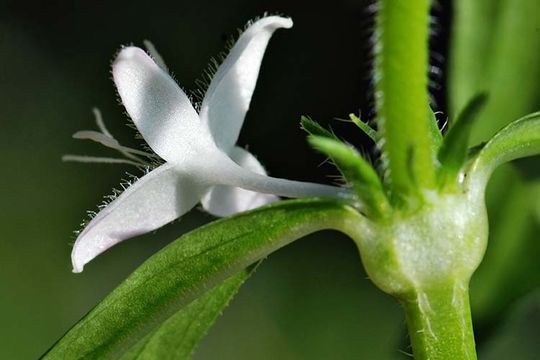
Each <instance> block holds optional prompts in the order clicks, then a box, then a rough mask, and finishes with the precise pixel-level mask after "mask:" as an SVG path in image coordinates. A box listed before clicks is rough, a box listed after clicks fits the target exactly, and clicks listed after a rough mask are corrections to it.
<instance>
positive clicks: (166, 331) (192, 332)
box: [121, 267, 255, 360]
mask: <svg viewBox="0 0 540 360" xmlns="http://www.w3.org/2000/svg"><path fill="white" fill-rule="evenodd" d="M254 269H255V267H251V268H250V269H246V270H244V271H242V272H240V273H239V274H237V275H234V276H232V277H231V278H229V279H227V280H225V281H224V282H223V284H220V285H218V286H216V287H215V288H213V289H211V290H208V291H207V292H206V293H205V294H204V295H202V296H201V297H199V298H198V299H196V300H194V301H193V302H192V303H191V304H189V305H188V306H186V307H184V308H182V309H180V310H179V311H178V312H177V313H176V314H174V315H173V316H171V317H170V318H169V319H167V320H166V321H164V322H163V324H161V326H159V327H158V328H157V329H156V330H154V331H153V332H151V333H150V334H148V335H146V336H145V337H144V338H143V339H142V340H140V341H139V342H138V343H137V344H136V345H135V346H133V347H132V348H131V349H130V350H129V351H128V352H127V353H125V354H124V356H122V357H121V360H152V359H160V360H168V359H170V360H175V359H188V358H190V356H191V354H192V353H193V351H194V350H195V349H196V347H197V346H198V344H199V342H200V341H201V340H202V338H203V337H204V336H205V335H206V333H207V332H208V329H209V328H210V326H212V324H213V323H214V321H215V320H216V319H217V317H218V316H219V315H220V314H221V312H222V311H223V309H224V308H225V307H226V306H227V305H228V304H229V301H230V300H231V299H232V298H233V297H234V295H235V294H236V293H237V292H238V290H239V289H240V286H242V284H243V283H244V282H245V281H246V280H247V278H248V277H249V276H250V275H251V274H252V272H253V271H254Z"/></svg>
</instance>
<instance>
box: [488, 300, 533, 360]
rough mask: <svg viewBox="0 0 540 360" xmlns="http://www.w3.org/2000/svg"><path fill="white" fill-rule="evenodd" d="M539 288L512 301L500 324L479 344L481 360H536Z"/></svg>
mask: <svg viewBox="0 0 540 360" xmlns="http://www.w3.org/2000/svg"><path fill="white" fill-rule="evenodd" d="M539 339H540V289H537V290H536V291H534V292H532V293H531V294H529V295H528V296H526V297H525V298H523V299H521V301H519V302H518V303H516V305H515V307H514V308H513V309H512V311H511V312H510V314H509V316H508V318H507V319H506V321H505V322H504V324H503V325H502V326H501V327H500V328H499V329H498V331H497V333H496V334H495V336H493V337H492V338H491V339H490V340H488V341H487V343H486V344H485V345H484V346H482V347H481V348H480V359H481V360H507V359H519V360H538V358H539V357H540V342H539Z"/></svg>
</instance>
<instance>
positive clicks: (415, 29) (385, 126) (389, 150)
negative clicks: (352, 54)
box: [375, 0, 436, 198]
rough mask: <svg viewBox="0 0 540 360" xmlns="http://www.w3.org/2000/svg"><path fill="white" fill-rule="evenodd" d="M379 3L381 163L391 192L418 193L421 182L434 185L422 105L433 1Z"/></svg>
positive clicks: (428, 124)
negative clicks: (384, 168)
mask: <svg viewBox="0 0 540 360" xmlns="http://www.w3.org/2000/svg"><path fill="white" fill-rule="evenodd" d="M378 5H379V11H378V12H377V21H376V31H375V34H376V35H377V38H376V44H375V80H376V83H375V90H376V96H375V98H376V106H377V124H378V129H379V132H380V134H379V135H380V136H381V137H382V140H383V142H382V150H383V156H384V158H385V160H386V164H385V166H386V167H387V169H388V170H389V184H390V186H391V188H392V194H395V195H396V196H397V197H398V198H399V197H401V198H407V197H418V196H422V195H421V194H422V193H423V192H420V191H418V190H419V188H435V186H436V179H435V165H436V159H435V157H436V156H435V153H434V151H433V148H434V144H433V142H434V139H433V138H432V136H431V133H432V130H431V129H432V128H433V124H431V122H432V118H431V117H430V116H428V114H427V113H426V110H425V109H426V108H427V107H428V105H429V96H428V58H429V54H428V39H429V12H430V6H431V1H430V0H409V1H393V0H382V1H380V2H379V3H378ZM404 34H406V36H405V35H404ZM411 154H413V155H414V156H411ZM411 159H412V163H411Z"/></svg>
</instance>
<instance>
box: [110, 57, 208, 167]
mask: <svg viewBox="0 0 540 360" xmlns="http://www.w3.org/2000/svg"><path fill="white" fill-rule="evenodd" d="M112 72H113V78H114V82H115V84H116V87H117V89H118V93H119V94H120V97H121V98H122V103H123V104H124V106H125V107H126V110H127V112H128V114H129V115H130V116H131V119H132V120H133V122H134V123H135V125H136V126H137V129H138V130H139V131H140V133H141V134H142V136H143V137H144V139H145V140H146V142H147V143H148V145H150V147H151V148H152V149H153V150H154V151H155V152H156V153H157V154H158V155H159V156H161V157H162V158H163V159H165V160H167V161H171V162H176V163H181V162H182V160H183V159H184V158H185V157H187V156H190V155H191V156H193V152H192V146H191V145H194V144H200V143H201V142H205V140H209V141H212V140H211V137H210V135H209V134H208V132H207V130H206V129H205V127H204V126H202V125H201V122H200V120H199V116H198V114H197V112H196V111H195V109H194V108H193V106H192V105H191V102H190V101H189V99H188V97H187V96H186V94H185V93H184V92H183V91H182V90H181V89H180V87H179V86H178V85H177V84H176V82H175V81H174V80H173V79H172V78H171V77H170V76H169V75H168V74H167V73H166V72H165V71H163V69H161V68H160V67H159V66H158V65H156V63H155V62H154V60H152V58H150V56H148V55H147V54H146V53H145V52H144V51H143V50H141V49H139V48H137V47H127V48H124V49H122V51H120V53H119V54H118V56H117V58H116V60H115V61H114V63H113V70H112ZM204 133H206V134H208V135H207V136H204Z"/></svg>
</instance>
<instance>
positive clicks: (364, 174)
mask: <svg viewBox="0 0 540 360" xmlns="http://www.w3.org/2000/svg"><path fill="white" fill-rule="evenodd" d="M308 140H309V142H310V144H311V145H312V146H313V147H314V148H315V149H317V150H319V151H320V152H322V153H324V154H326V155H328V156H329V157H330V159H332V161H333V162H334V164H336V166H337V168H338V169H339V171H340V172H341V173H342V174H343V176H344V177H345V179H347V181H349V182H350V183H351V184H352V186H353V189H354V190H355V192H356V194H357V196H358V197H359V199H360V200H362V201H363V202H365V205H366V207H367V208H366V209H365V211H366V212H367V213H368V214H369V215H373V216H375V217H380V216H382V215H383V214H385V213H386V210H387V209H388V206H389V204H388V201H387V198H386V195H385V191H384V188H383V185H382V183H381V180H380V178H379V176H378V175H377V172H376V171H375V169H373V167H372V166H371V164H370V163H369V162H368V161H366V160H365V159H364V158H362V156H361V155H360V154H358V153H357V152H356V150H354V149H353V148H352V147H351V146H349V145H346V144H344V143H342V142H341V141H338V140H333V139H329V138H326V137H321V136H314V135H312V136H310V137H309V138H308Z"/></svg>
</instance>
